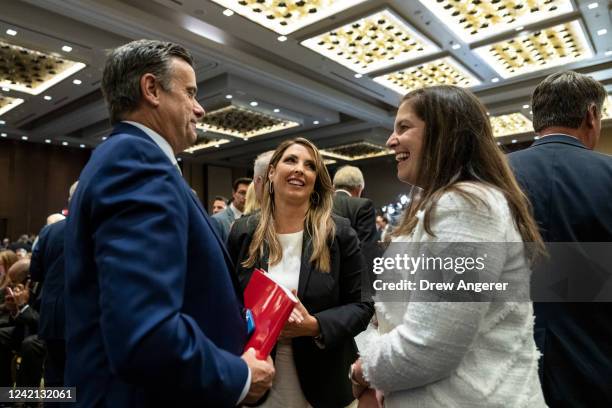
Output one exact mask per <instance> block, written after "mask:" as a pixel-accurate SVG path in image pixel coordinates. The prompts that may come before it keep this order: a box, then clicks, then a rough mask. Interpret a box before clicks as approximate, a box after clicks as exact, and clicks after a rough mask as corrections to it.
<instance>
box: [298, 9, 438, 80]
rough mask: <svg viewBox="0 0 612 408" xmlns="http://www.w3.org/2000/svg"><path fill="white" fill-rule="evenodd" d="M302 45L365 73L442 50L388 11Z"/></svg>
mask: <svg viewBox="0 0 612 408" xmlns="http://www.w3.org/2000/svg"><path fill="white" fill-rule="evenodd" d="M302 45H304V46H305V47H308V48H310V49H311V50H313V51H315V52H317V53H319V54H321V55H324V56H326V57H327V58H329V59H331V60H332V61H335V62H337V63H339V64H342V65H344V66H345V67H347V68H349V69H352V70H353V71H355V72H358V73H361V74H364V73H367V72H371V71H375V70H377V69H381V68H385V67H387V66H389V65H391V64H399V63H402V62H406V61H409V60H412V59H414V58H418V57H422V56H425V55H429V54H431V53H433V52H436V51H438V50H439V48H438V47H437V46H436V45H435V44H434V43H433V42H431V41H429V40H428V39H427V38H425V37H424V36H422V35H420V34H419V33H418V32H417V31H416V30H415V29H413V28H412V27H410V26H409V25H408V24H406V23H405V22H404V21H403V20H402V19H401V18H399V17H398V16H397V15H396V14H395V13H393V12H392V11H390V10H388V9H385V10H382V11H379V12H377V13H375V14H372V15H369V16H367V17H364V18H362V19H359V20H356V21H353V22H351V23H349V24H346V25H344V26H341V27H338V28H335V29H333V30H331V31H328V32H326V33H323V34H321V35H318V36H316V37H313V38H309V39H307V40H304V41H302Z"/></svg>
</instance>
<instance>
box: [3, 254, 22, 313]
mask: <svg viewBox="0 0 612 408" xmlns="http://www.w3.org/2000/svg"><path fill="white" fill-rule="evenodd" d="M18 260H19V257H18V256H17V254H15V252H13V251H11V250H10V249H7V250H4V251H0V292H1V293H2V295H0V298H3V296H4V288H5V287H6V284H7V279H8V275H7V272H8V270H9V269H10V268H11V266H13V264H14V263H15V262H17V261H18ZM0 303H2V302H1V301H0Z"/></svg>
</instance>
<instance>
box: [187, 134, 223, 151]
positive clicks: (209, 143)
mask: <svg viewBox="0 0 612 408" xmlns="http://www.w3.org/2000/svg"><path fill="white" fill-rule="evenodd" d="M229 142H230V140H229V139H217V138H211V137H201V136H198V140H197V141H196V144H195V145H193V146H191V147H190V148H188V149H185V152H187V153H193V152H196V151H198V150H203V149H209V148H211V147H219V146H220V145H222V144H226V143H229Z"/></svg>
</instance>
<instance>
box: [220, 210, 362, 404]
mask: <svg viewBox="0 0 612 408" xmlns="http://www.w3.org/2000/svg"><path fill="white" fill-rule="evenodd" d="M259 217H260V215H259V214H253V215H250V216H248V217H243V218H241V219H239V220H237V221H236V222H235V223H234V225H233V227H232V230H231V231H230V236H229V240H228V250H229V252H230V255H231V257H232V259H233V260H235V265H236V269H235V270H236V274H237V276H238V279H239V281H240V286H241V288H243V290H244V288H246V285H247V283H248V282H249V279H250V278H251V274H252V273H253V268H248V269H247V268H244V267H242V266H241V262H242V261H244V260H245V259H246V258H247V257H248V250H249V245H250V244H251V240H252V238H253V233H254V232H255V228H256V226H257V223H258V222H259ZM333 217H334V221H335V222H336V236H335V237H334V239H333V241H331V242H330V244H329V245H330V251H331V261H332V267H331V271H330V272H329V273H323V272H320V271H318V270H317V269H316V268H314V266H313V265H312V264H311V263H310V262H308V260H309V259H310V256H311V255H312V246H311V240H310V237H309V236H307V235H306V232H305V235H304V243H303V245H302V264H301V269H300V278H299V285H298V297H299V298H300V300H301V301H302V304H303V305H304V307H306V309H307V310H308V311H309V313H310V314H312V315H313V316H314V317H316V318H317V320H318V321H319V325H320V327H321V334H322V336H323V341H324V343H325V348H324V349H321V348H319V347H318V346H317V345H316V344H315V341H314V339H313V338H312V337H298V338H294V339H293V341H292V344H293V353H294V359H295V365H296V368H297V373H298V377H299V379H300V384H301V386H302V391H303V392H304V395H305V397H306V399H307V400H308V402H309V403H310V405H312V406H313V407H315V408H320V407H330V408H331V407H334V408H336V407H344V406H346V405H348V404H349V403H350V402H351V401H352V400H353V397H352V393H351V383H350V381H349V380H348V370H349V367H350V365H351V364H352V363H353V362H354V361H355V360H356V359H357V347H356V345H355V341H354V340H353V337H354V336H356V335H357V334H358V333H360V332H361V331H363V330H365V328H366V327H367V325H368V322H369V320H370V317H371V316H372V314H373V312H374V308H373V305H372V303H369V302H362V301H361V296H362V293H361V274H362V273H363V271H364V268H365V265H364V261H363V258H362V256H361V254H360V252H359V243H358V240H357V236H356V234H355V231H354V230H353V229H352V228H351V226H350V225H349V222H348V220H346V219H344V218H340V217H336V216H333ZM256 267H259V268H263V269H266V270H267V269H268V263H267V260H264V261H260V262H259V263H258V264H257V265H256Z"/></svg>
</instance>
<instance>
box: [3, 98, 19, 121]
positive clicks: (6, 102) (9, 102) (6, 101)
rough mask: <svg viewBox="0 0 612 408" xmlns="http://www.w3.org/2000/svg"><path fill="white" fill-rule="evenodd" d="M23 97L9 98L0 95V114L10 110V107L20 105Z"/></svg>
mask: <svg viewBox="0 0 612 408" xmlns="http://www.w3.org/2000/svg"><path fill="white" fill-rule="evenodd" d="M22 103H23V99H20V98H11V97H8V96H4V95H0V116H2V115H3V114H5V113H6V112H8V111H10V110H11V109H13V108H15V107H17V106H19V105H21V104H22Z"/></svg>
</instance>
